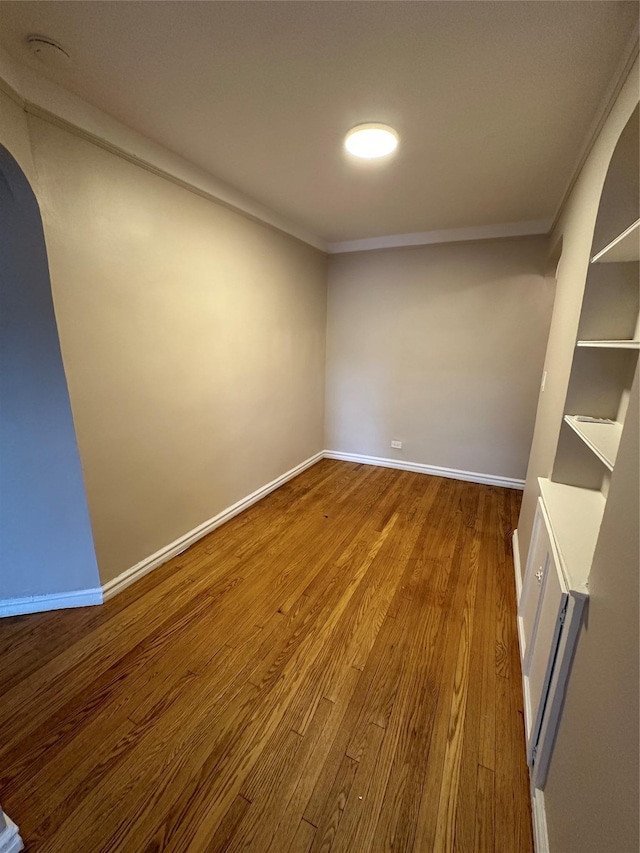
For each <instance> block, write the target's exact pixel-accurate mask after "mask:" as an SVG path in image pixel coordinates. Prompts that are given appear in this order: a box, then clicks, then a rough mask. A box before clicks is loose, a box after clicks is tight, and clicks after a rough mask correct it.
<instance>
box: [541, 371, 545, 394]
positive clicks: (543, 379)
mask: <svg viewBox="0 0 640 853" xmlns="http://www.w3.org/2000/svg"><path fill="white" fill-rule="evenodd" d="M546 384H547V371H546V370H545V372H544V373H543V374H542V382H541V383H540V390H541V391H544V386H545V385H546Z"/></svg>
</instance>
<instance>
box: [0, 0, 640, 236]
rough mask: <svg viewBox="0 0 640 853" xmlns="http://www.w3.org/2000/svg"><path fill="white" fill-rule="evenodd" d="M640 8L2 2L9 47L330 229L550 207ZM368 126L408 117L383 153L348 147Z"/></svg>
mask: <svg viewBox="0 0 640 853" xmlns="http://www.w3.org/2000/svg"><path fill="white" fill-rule="evenodd" d="M637 19H638V7H637V4H636V3H635V2H609V0H605V2H591V0H589V1H588V2H554V0H549V1H548V2H538V1H537V0H534V2H477V0H472V1H471V2H466V1H465V0H461V2H427V0H422V2H403V0H392V2H358V0H355V2H323V0H315V2H305V0H294V2H234V0H232V2H187V1H186V0H184V2H154V0H146V2H132V1H131V0H130V2H118V3H115V2H99V0H94V2H53V0H48V2H22V1H21V2H6V0H5V2H0V45H2V46H3V47H4V48H5V49H6V50H7V51H8V52H9V53H10V54H12V55H13V56H14V57H16V58H18V59H20V60H22V61H23V62H26V63H28V64H30V65H31V67H33V68H38V69H39V70H40V71H41V72H43V73H46V74H47V76H50V77H51V78H52V79H54V80H55V81H56V82H58V83H59V84H61V85H63V86H64V87H66V88H68V89H70V90H72V91H73V92H75V93H76V94H78V95H80V96H81V97H82V98H84V99H85V100H87V101H89V102H91V103H92V104H94V105H96V106H98V107H100V108H101V109H102V110H104V111H105V112H107V113H109V114H110V115H112V116H113V117H115V118H117V119H119V120H120V121H121V122H123V123H124V124H126V125H128V126H130V127H131V128H134V129H135V130H137V131H139V132H141V133H143V134H145V135H146V136H148V137H150V138H151V139H153V140H155V141H156V142H159V143H161V144H163V145H164V146H165V147H167V148H169V149H171V150H172V151H174V152H176V153H178V154H180V155H181V156H183V157H185V158H186V159H188V160H190V161H192V162H193V163H195V164H197V165H198V166H200V167H202V168H204V169H206V170H207V171H208V172H210V173H211V174H213V175H214V176H216V177H218V178H222V179H223V180H224V181H226V182H227V183H228V184H230V185H232V186H234V187H236V188H237V189H238V190H240V191H242V192H244V193H245V194H247V195H249V196H251V197H253V198H254V199H255V200H256V201H258V202H260V203H262V204H263V205H265V206H267V207H270V208H271V209H273V210H275V211H277V212H278V213H280V214H282V215H284V216H286V217H287V218H289V219H291V220H293V221H295V222H297V223H299V224H300V225H301V226H304V227H305V228H307V229H308V230H310V231H312V232H313V233H315V234H317V235H318V236H319V237H322V238H324V239H326V240H328V241H330V242H335V241H342V240H354V239H361V238H365V237H376V236H381V235H390V234H404V233H407V232H417V231H431V230H438V229H449V228H462V227H467V226H483V225H490V224H495V223H513V222H521V221H529V220H540V219H547V218H550V217H552V216H553V215H554V213H555V212H556V209H557V207H558V205H559V204H560V202H561V200H562V195H563V192H564V191H565V189H566V186H567V183H568V181H569V179H570V177H571V174H572V171H573V169H574V167H575V165H576V161H577V158H578V155H579V152H580V148H581V146H582V144H583V143H584V140H585V137H586V134H587V133H588V130H589V127H590V125H591V124H592V122H593V120H594V118H595V116H596V114H597V112H598V108H599V105H600V104H601V102H602V99H603V97H605V95H606V91H607V87H608V85H609V84H610V81H611V78H612V75H613V74H614V73H615V71H616V68H617V67H618V66H619V63H620V60H621V57H622V56H623V53H624V50H625V46H628V44H629V39H630V37H632V35H631V34H632V31H633V30H634V28H635V27H637ZM29 33H38V34H44V35H47V36H49V37H51V38H53V39H56V40H57V41H59V42H60V43H61V44H62V45H63V46H64V47H65V49H66V50H67V51H68V52H69V53H70V55H71V57H72V64H71V65H70V66H69V68H68V69H66V70H62V71H54V70H53V69H51V70H48V69H47V68H46V67H45V66H43V65H42V64H41V63H39V62H38V60H36V59H34V58H32V57H31V55H30V54H29V52H28V51H27V49H26V47H25V45H24V37H25V36H26V35H27V34H29ZM366 121H378V122H384V123H388V124H391V125H392V126H393V127H395V128H396V129H397V130H398V132H399V134H400V138H401V143H400V148H399V150H398V151H397V152H396V154H395V155H393V156H392V157H391V158H389V159H388V160H386V161H374V162H358V161H354V160H353V159H352V158H349V157H348V155H346V154H345V153H344V151H343V148H342V143H343V137H344V134H345V132H346V131H347V130H348V129H349V128H350V127H352V126H353V125H355V124H359V123H361V122H366Z"/></svg>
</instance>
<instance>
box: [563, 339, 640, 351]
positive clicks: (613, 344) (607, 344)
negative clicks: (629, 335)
mask: <svg viewBox="0 0 640 853" xmlns="http://www.w3.org/2000/svg"><path fill="white" fill-rule="evenodd" d="M578 346H579V347H601V348H602V349H640V341H578Z"/></svg>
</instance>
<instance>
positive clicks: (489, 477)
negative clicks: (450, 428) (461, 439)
mask: <svg viewBox="0 0 640 853" xmlns="http://www.w3.org/2000/svg"><path fill="white" fill-rule="evenodd" d="M324 456H325V458H326V459H338V460H340V461H342V462H358V463H360V464H361V465H379V466H380V467H382V468H397V469H399V470H400V471H414V472H415V473H417V474H431V475H432V476H434V477H448V478H449V479H452V480H464V481H465V482H467V483H483V484H484V485H486V486H501V487H502V488H506V489H520V490H522V489H524V480H516V479H513V478H512V477H496V476H494V475H493V474H477V473H476V472H475V471H460V470H458V469H457V468H439V467H437V466H435V465H424V464H423V463H422V462H403V461H402V460H400V459H384V458H382V457H379V456H363V455H361V454H360V453H342V452H341V451H337V450H325V452H324Z"/></svg>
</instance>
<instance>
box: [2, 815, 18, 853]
mask: <svg viewBox="0 0 640 853" xmlns="http://www.w3.org/2000/svg"><path fill="white" fill-rule="evenodd" d="M0 814H3V817H4V820H5V823H6V826H5V827H4V829H3V830H2V831H1V832H0V853H19V851H20V850H24V844H23V843H22V839H21V838H20V833H19V832H18V827H17V826H16V825H15V823H14V822H13V821H12V820H11V818H10V817H8V816H7V815H6V814H4V813H1V812H0Z"/></svg>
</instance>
